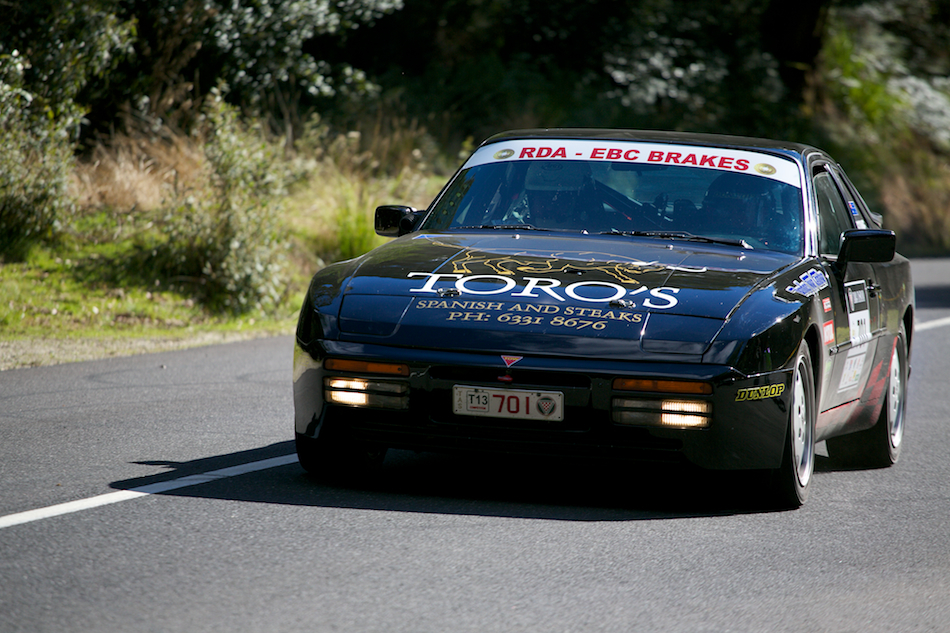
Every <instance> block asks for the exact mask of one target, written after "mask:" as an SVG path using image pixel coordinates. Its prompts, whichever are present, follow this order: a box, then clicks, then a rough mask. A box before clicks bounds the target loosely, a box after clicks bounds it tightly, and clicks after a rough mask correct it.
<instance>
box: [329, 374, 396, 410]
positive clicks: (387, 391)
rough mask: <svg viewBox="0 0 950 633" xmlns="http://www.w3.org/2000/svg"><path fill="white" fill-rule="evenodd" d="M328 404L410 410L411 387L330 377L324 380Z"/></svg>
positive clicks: (394, 383) (361, 379)
mask: <svg viewBox="0 0 950 633" xmlns="http://www.w3.org/2000/svg"><path fill="white" fill-rule="evenodd" d="M323 385H324V395H325V398H326V401H327V402H331V403H333V404H342V405H346V406H350V407H374V408H378V409H408V408H409V395H408V394H409V385H407V384H406V383H401V382H389V381H385V380H373V379H369V378H347V377H343V376H328V377H326V378H324V379H323Z"/></svg>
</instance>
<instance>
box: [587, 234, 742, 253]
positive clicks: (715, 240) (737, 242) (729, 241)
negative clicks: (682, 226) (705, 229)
mask: <svg viewBox="0 0 950 633" xmlns="http://www.w3.org/2000/svg"><path fill="white" fill-rule="evenodd" d="M600 234H601V235H632V236H634V237H656V238H659V239H664V240H687V241H690V242H705V243H707V244H725V245H727V246H739V247H740V248H747V249H750V250H754V249H753V248H752V245H751V244H749V243H748V242H746V241H745V240H743V239H733V238H728V237H708V236H706V235H693V234H692V233H690V232H689V231H621V230H619V229H610V230H609V231H602V232H601V233H600Z"/></svg>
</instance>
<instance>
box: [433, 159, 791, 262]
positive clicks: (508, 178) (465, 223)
mask: <svg viewBox="0 0 950 633" xmlns="http://www.w3.org/2000/svg"><path fill="white" fill-rule="evenodd" d="M530 143H531V141H518V142H509V143H506V144H502V145H494V144H493V145H489V146H486V147H483V148H481V149H480V150H479V151H478V152H476V153H475V154H474V155H473V156H472V158H471V159H470V160H469V161H468V162H467V163H466V164H465V166H464V167H463V169H462V170H461V171H460V172H459V173H458V174H457V175H456V177H455V178H454V179H453V180H452V182H451V183H450V184H449V186H448V187H447V188H446V189H445V190H444V191H443V192H442V194H441V195H440V197H439V198H438V199H437V200H436V203H435V205H434V206H433V208H432V210H431V212H430V213H429V214H428V216H427V218H426V220H425V222H424V223H423V225H422V227H421V228H422V230H426V231H451V230H464V229H480V230H492V229H495V230H498V229H501V230H504V229H516V230H546V231H573V232H586V233H589V234H594V233H598V234H608V235H616V236H618V239H623V238H624V236H628V235H640V236H645V237H657V238H662V239H681V240H700V241H707V242H722V243H727V244H735V245H737V246H742V247H745V248H755V249H759V248H761V249H768V250H776V251H781V252H784V253H790V254H800V253H801V252H802V251H803V235H804V232H803V229H802V193H801V184H800V183H801V181H800V176H799V172H798V168H797V166H796V164H795V163H794V162H793V161H790V160H787V159H784V158H781V157H778V156H774V155H770V154H764V153H757V152H748V151H738V150H723V149H720V148H696V147H676V146H665V145H664V146H657V145H648V144H643V143H620V142H610V143H604V142H603V141H601V142H595V141H561V142H560V145H558V143H559V142H558V141H553V142H551V141H548V143H549V144H550V145H551V146H550V147H534V146H529V144H530ZM534 144H535V145H538V143H537V141H534ZM656 147H660V148H661V149H654V148H656ZM486 150H487V151H486ZM672 150H676V151H672ZM575 156H582V157H584V158H585V159H584V160H574V159H573V158H568V157H575ZM611 157H614V158H616V159H618V160H610V158H611Z"/></svg>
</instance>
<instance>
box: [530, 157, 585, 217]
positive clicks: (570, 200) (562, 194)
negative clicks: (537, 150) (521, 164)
mask: <svg viewBox="0 0 950 633" xmlns="http://www.w3.org/2000/svg"><path fill="white" fill-rule="evenodd" d="M591 182H592V181H591V171H590V165H588V164H587V163H584V162H579V161H563V162H561V161H544V162H533V163H531V164H530V165H529V166H528V171H527V173H526V174H525V183H524V188H525V197H526V198H527V201H528V217H529V218H530V220H531V224H533V225H535V226H537V227H539V228H581V227H583V222H584V219H585V217H584V216H586V214H585V213H584V212H583V209H582V203H583V202H584V197H585V196H584V194H585V193H586V192H588V191H589V189H590V187H591Z"/></svg>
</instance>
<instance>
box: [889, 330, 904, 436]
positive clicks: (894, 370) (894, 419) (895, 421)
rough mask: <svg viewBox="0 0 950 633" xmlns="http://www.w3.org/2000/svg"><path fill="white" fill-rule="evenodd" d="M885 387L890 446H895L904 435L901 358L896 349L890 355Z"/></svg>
mask: <svg viewBox="0 0 950 633" xmlns="http://www.w3.org/2000/svg"><path fill="white" fill-rule="evenodd" d="M887 389H888V398H887V404H888V407H889V410H888V412H887V413H888V415H887V421H888V423H889V425H890V430H889V431H890V432H889V435H890V440H891V446H892V447H893V448H897V447H898V446H900V445H901V440H902V439H903V437H904V415H903V412H904V406H903V405H904V392H903V383H902V382H901V358H900V354H899V353H898V351H897V350H896V349H895V350H894V353H893V355H892V356H891V376H890V379H889V381H888V387H887Z"/></svg>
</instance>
